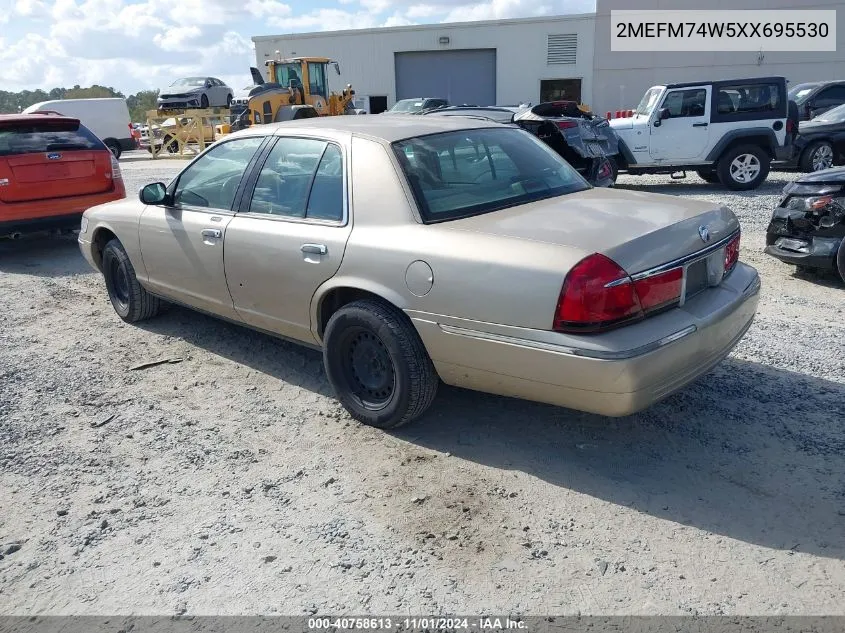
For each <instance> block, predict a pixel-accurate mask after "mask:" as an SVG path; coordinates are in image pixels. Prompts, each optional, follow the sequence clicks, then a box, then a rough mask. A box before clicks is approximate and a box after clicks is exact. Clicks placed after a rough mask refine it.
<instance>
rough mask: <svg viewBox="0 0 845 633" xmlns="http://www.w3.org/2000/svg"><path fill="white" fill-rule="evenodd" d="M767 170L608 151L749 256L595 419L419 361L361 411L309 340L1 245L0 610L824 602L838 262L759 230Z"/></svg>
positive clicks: (770, 606)
mask: <svg viewBox="0 0 845 633" xmlns="http://www.w3.org/2000/svg"><path fill="white" fill-rule="evenodd" d="M122 163H123V169H124V173H125V176H126V178H127V180H128V185H129V189H130V191H135V190H136V189H137V187H138V186H139V185H140V184H141V183H142V182H147V181H150V180H154V179H157V178H164V177H167V176H168V175H169V174H172V173H173V172H174V170H175V169H177V168H178V166H179V163H178V162H177V163H174V162H164V161H162V162H156V163H153V162H150V161H145V160H144V161H137V162H136V161H132V160H131V157H130V158H129V159H127V160H123V161H122ZM793 177H794V176H793V175H790V174H782V173H774V174H772V175H771V176H770V178H769V182H768V183H767V184H766V185H765V186H764V187H763V188H762V189H761V190H760V191H758V192H756V193H749V194H741V195H738V194H728V193H727V192H725V191H723V190H721V189H720V188H718V187H716V186H711V185H706V184H704V183H702V182H701V181H699V180H698V179H697V178H696V177H695V176H692V177H690V178H689V179H688V180H687V181H685V182H681V183H676V182H672V181H670V180H669V179H668V178H657V177H655V178H647V179H646V178H638V179H637V178H631V177H625V176H623V177H622V178H621V179H620V183H621V184H622V186H636V187H640V188H643V189H645V190H649V191H655V192H662V193H674V194H678V195H684V196H696V197H700V198H707V199H710V200H713V201H720V202H722V201H724V202H727V203H728V204H729V205H730V206H732V208H734V210H735V211H736V212H737V214H738V215H739V216H740V219H741V221H742V225H743V229H744V231H745V233H744V237H743V247H742V258H743V260H744V261H746V262H748V263H750V264H752V265H754V266H756V267H758V269H759V270H760V273H761V275H762V278H763V296H762V300H761V305H760V311H759V316H758V319H757V320H756V322H755V325H754V326H753V327H752V329H751V330H750V332H749V334H748V335H747V337H746V338H745V339H744V341H743V342H742V343H741V344H740V346H739V347H738V348H737V349H736V350H735V352H734V353H733V354H732V355H731V357H730V358H729V359H728V360H726V361H725V362H724V363H722V364H721V365H720V366H719V367H718V368H717V369H716V370H714V371H713V372H712V373H711V374H709V375H708V376H706V377H704V378H703V379H701V380H700V381H699V382H697V383H696V384H694V385H693V386H691V387H689V388H688V389H686V390H685V391H683V392H682V393H679V394H677V395H675V396H673V397H671V398H669V399H668V400H667V401H665V402H664V403H662V404H660V405H658V406H655V407H653V408H652V409H650V410H649V411H647V412H645V413H642V414H639V415H635V416H632V417H630V418H626V419H621V420H610V419H605V418H600V417H597V416H592V415H587V414H581V413H577V412H573V411H569V410H563V409H556V408H553V407H547V406H541V405H536V404H531V403H527V402H521V401H517V400H510V399H505V398H497V397H492V396H486V395H482V394H477V393H472V392H465V391H460V390H455V389H448V388H443V389H442V390H441V392H440V396H439V399H438V401H437V402H436V404H435V406H434V407H433V409H432V410H431V412H430V414H429V415H428V416H427V417H426V418H425V419H424V420H421V421H420V422H418V423H416V424H413V425H411V426H409V427H408V428H406V429H404V430H402V432H400V433H393V434H387V433H383V432H381V431H376V430H373V429H370V428H366V427H362V426H360V425H358V424H357V423H354V422H353V421H351V420H350V419H349V418H348V417H347V416H346V415H345V413H344V412H343V411H342V410H341V408H340V407H339V406H338V405H337V403H336V402H335V401H334V400H333V399H332V397H331V392H330V389H329V387H328V385H327V383H326V380H325V378H324V375H323V372H322V368H321V361H320V356H319V354H317V353H315V352H311V351H308V350H305V349H301V348H298V347H296V346H293V345H291V344H287V343H284V342H279V341H277V340H274V339H272V338H269V337H267V336H264V335H261V334H257V333H253V332H251V331H248V330H246V329H242V328H238V327H236V326H232V325H227V324H224V323H222V322H218V321H215V320H213V319H211V318H207V317H205V316H201V315H199V314H196V313H192V312H190V311H187V310H181V309H173V310H172V311H171V312H169V313H167V314H166V315H164V316H163V317H161V318H158V319H156V320H153V321H150V322H147V323H145V324H143V325H141V326H138V327H135V326H129V325H124V324H123V323H122V322H121V321H120V320H119V319H118V318H117V316H116V315H115V314H114V312H113V311H112V308H111V306H110V304H109V302H108V299H107V296H106V293H105V291H104V288H103V283H102V280H101V277H100V276H99V275H97V274H94V272H93V271H92V270H90V269H89V268H88V267H87V264H85V262H84V261H83V260H82V258H81V256H80V254H79V252H78V249H77V246H76V243H75V239H74V238H70V239H68V238H62V239H57V238H54V239H36V240H25V241H19V242H13V243H5V244H2V245H0V508H2V512H0V547H2V549H0V554H2V556H0V558H2V560H0V613H2V614H32V613H50V614H77V613H85V614H129V613H135V614H170V613H189V614H209V613H225V614H248V613H290V614H299V613H313V612H320V613H328V612H335V613H337V612H352V613H374V614H379V613H381V614H384V613H393V614H397V613H406V614H407V613H410V614H420V613H433V612H444V613H466V614H471V613H478V612H487V613H491V612H510V613H523V614H543V613H550V612H551V613H558V614H569V613H576V612H580V613H582V614H593V613H601V614H688V613H699V614H722V613H726V614H787V613H789V614H845V563H843V559H845V460H843V452H845V287H843V286H842V285H841V284H838V283H837V282H836V281H835V280H833V279H826V280H819V279H813V278H801V277H798V276H795V275H794V272H793V269H792V268H791V267H788V266H785V265H781V264H780V263H778V262H776V261H774V260H771V259H769V258H768V257H766V256H764V255H763V254H762V253H761V249H762V245H763V230H764V228H765V225H766V222H767V220H768V217H769V214H770V211H771V209H772V207H773V205H774V203H775V201H776V198H777V194H778V193H779V191H780V189H781V188H782V187H783V185H784V184H785V183H786V182H787V181H788V180H789V179H791V178H793ZM159 359H173V360H179V361H180V362H176V363H172V364H164V365H158V366H155V367H150V368H147V369H135V370H133V369H132V368H133V367H135V366H136V365H138V364H140V363H143V362H145V361H151V360H159Z"/></svg>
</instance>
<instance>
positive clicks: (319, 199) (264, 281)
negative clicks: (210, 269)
mask: <svg viewBox="0 0 845 633" xmlns="http://www.w3.org/2000/svg"><path fill="white" fill-rule="evenodd" d="M348 173H349V166H348V155H347V150H346V148H345V147H342V146H341V144H339V143H337V142H334V141H328V140H323V139H319V138H303V137H281V138H279V139H278V141H276V144H275V145H274V146H273V148H272V150H271V151H270V152H269V154H268V155H267V159H266V161H265V162H264V164H263V165H262V167H261V170H260V172H258V175H257V177H256V179H255V186H254V187H252V186H251V185H250V188H251V189H252V191H251V196H249V197H248V198H247V197H245V199H244V202H243V203H242V204H241V206H240V209H239V211H238V213H237V215H236V216H235V217H234V219H233V220H232V221H231V223H230V224H229V226H228V228H227V230H226V255H225V267H226V278H227V279H228V282H229V288H230V289H231V293H232V299H233V300H234V305H235V310H237V312H238V314H239V316H240V318H241V319H243V320H244V321H246V322H247V323H249V324H251V325H253V326H255V327H258V328H261V329H264V330H268V331H271V332H275V333H277V334H281V335H283V336H287V337H290V338H293V339H297V340H302V341H308V342H314V341H315V339H314V337H313V334H312V333H311V298H312V297H313V296H314V293H315V291H316V290H317V288H318V287H319V286H320V285H321V284H322V283H323V282H325V281H326V280H327V279H329V278H330V277H332V275H334V274H335V272H337V269H338V267H339V266H340V262H341V260H342V259H343V254H344V251H345V249H346V241H347V239H348V238H349V233H350V230H351V220H350V218H349V214H348V203H347V191H348V183H347V179H348Z"/></svg>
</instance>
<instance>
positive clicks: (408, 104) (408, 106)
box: [390, 99, 424, 112]
mask: <svg viewBox="0 0 845 633" xmlns="http://www.w3.org/2000/svg"><path fill="white" fill-rule="evenodd" d="M423 103H424V100H423V99H401V100H399V101H397V102H396V103H395V104H393V107H392V108H390V112H417V111H418V110H422V107H423Z"/></svg>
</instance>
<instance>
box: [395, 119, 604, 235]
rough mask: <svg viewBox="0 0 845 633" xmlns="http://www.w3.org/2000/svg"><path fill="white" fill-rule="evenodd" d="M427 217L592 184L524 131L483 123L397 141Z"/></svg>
mask: <svg viewBox="0 0 845 633" xmlns="http://www.w3.org/2000/svg"><path fill="white" fill-rule="evenodd" d="M393 148H394V151H395V153H396V156H397V158H398V160H399V163H400V165H401V166H402V169H403V171H404V172H405V175H406V176H407V178H408V182H409V184H410V186H411V190H412V191H413V193H414V197H415V198H416V201H417V205H418V207H419V209H420V213H421V215H422V218H423V221H424V222H440V221H443V220H450V219H455V218H461V217H468V216H471V215H478V214H481V213H487V212H490V211H495V210H498V209H503V208H507V207H512V206H516V205H519V204H526V203H528V202H533V201H535V200H539V199H543V198H551V197H556V196H561V195H565V194H568V193H572V192H575V191H582V190H584V189H589V188H590V185H589V184H588V183H587V181H585V180H584V179H583V178H582V177H581V176H580V175H579V174H578V172H577V171H575V169H574V168H573V167H572V166H570V165H569V163H567V162H566V161H564V160H563V159H562V158H561V157H560V156H559V155H558V154H557V153H555V152H554V151H553V150H551V149H550V148H549V147H548V146H546V145H545V144H544V143H543V142H542V141H540V140H538V139H537V138H535V137H534V136H533V135H531V134H529V133H528V132H525V131H523V130H518V129H512V128H503V129H495V128H482V129H474V130H462V131H458V132H445V133H440V134H431V135H426V136H421V137H416V138H410V139H407V140H404V141H399V142H396V143H394V144H393Z"/></svg>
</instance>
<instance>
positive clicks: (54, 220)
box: [0, 189, 126, 236]
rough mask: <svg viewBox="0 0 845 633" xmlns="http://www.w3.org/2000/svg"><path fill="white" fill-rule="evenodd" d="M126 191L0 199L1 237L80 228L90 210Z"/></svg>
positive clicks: (118, 198)
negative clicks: (26, 199)
mask: <svg viewBox="0 0 845 633" xmlns="http://www.w3.org/2000/svg"><path fill="white" fill-rule="evenodd" d="M125 195H126V194H125V192H122V191H120V190H118V189H116V190H114V191H109V192H107V193H98V194H94V195H90V196H75V197H73V198H55V199H52V200H39V201H37V202H17V203H12V204H4V203H2V202H0V236H2V235H9V234H10V233H15V232H21V233H24V232H30V231H31V232H34V231H44V230H48V229H56V228H78V227H79V222H80V220H81V218H82V214H83V213H84V212H85V210H86V209H89V208H91V207H94V206H97V205H98V204H103V203H105V202H111V201H113V200H121V199H122V198H124V197H125Z"/></svg>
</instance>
